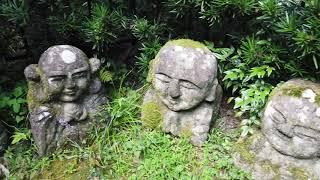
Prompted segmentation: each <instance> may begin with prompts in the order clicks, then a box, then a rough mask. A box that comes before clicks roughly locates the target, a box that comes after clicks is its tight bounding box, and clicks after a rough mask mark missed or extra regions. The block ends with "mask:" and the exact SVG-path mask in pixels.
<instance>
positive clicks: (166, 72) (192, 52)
mask: <svg viewBox="0 0 320 180" xmlns="http://www.w3.org/2000/svg"><path fill="white" fill-rule="evenodd" d="M182 41H190V42H186V45H185V44H182V43H181V42H182ZM184 43H185V42H184ZM195 43H198V42H195V41H192V40H174V41H169V42H168V43H167V44H166V45H165V46H164V47H163V48H161V50H160V51H159V53H158V55H157V57H156V58H155V60H153V61H154V62H153V63H152V64H153V67H152V68H151V69H150V71H151V72H150V73H149V76H150V75H151V76H152V84H153V87H154V89H155V90H156V92H157V94H158V96H159V98H160V100H161V101H162V102H163V103H164V104H165V105H166V106H167V107H168V108H169V109H171V110H172V111H182V110H188V109H192V108H194V107H196V106H198V105H199V104H200V103H201V102H203V101H208V102H211V101H213V100H214V98H215V89H216V86H215V85H217V84H218V83H217V77H216V76H217V61H216V59H215V57H214V55H213V53H211V52H210V51H209V50H208V49H207V48H206V46H204V45H202V44H201V43H198V44H196V45H195V47H193V46H192V45H194V44H195Z"/></svg>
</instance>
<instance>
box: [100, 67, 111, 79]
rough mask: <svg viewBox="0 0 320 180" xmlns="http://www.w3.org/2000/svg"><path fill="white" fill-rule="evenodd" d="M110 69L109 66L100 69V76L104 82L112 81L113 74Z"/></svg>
mask: <svg viewBox="0 0 320 180" xmlns="http://www.w3.org/2000/svg"><path fill="white" fill-rule="evenodd" d="M108 69H109V67H108V66H104V67H103V68H101V69H100V70H99V78H100V80H101V81H102V82H104V83H106V82H110V81H112V77H113V74H112V72H111V71H109V70H108Z"/></svg>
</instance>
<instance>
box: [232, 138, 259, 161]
mask: <svg viewBox="0 0 320 180" xmlns="http://www.w3.org/2000/svg"><path fill="white" fill-rule="evenodd" d="M255 138H256V137H255V136H251V137H249V138H245V139H240V140H239V141H238V142H237V143H236V144H235V147H234V148H235V149H234V150H235V151H236V152H238V153H239V155H240V158H241V160H244V161H245V162H246V163H248V164H253V163H254V162H255V161H256V155H255V154H254V153H253V152H250V148H251V145H252V144H253V142H254V139H255Z"/></svg>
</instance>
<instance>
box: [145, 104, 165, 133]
mask: <svg viewBox="0 0 320 180" xmlns="http://www.w3.org/2000/svg"><path fill="white" fill-rule="evenodd" d="M162 120H163V113H162V110H161V107H160V106H159V105H158V104H157V103H155V102H147V103H145V104H143V105H142V117H141V121H142V123H143V125H144V126H146V127H148V128H151V129H156V128H159V127H160V124H161V122H162Z"/></svg>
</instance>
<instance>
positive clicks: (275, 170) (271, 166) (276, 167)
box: [261, 160, 280, 179]
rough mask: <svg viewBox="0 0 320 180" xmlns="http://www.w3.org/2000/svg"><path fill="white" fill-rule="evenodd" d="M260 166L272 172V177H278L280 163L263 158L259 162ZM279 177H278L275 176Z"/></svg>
mask: <svg viewBox="0 0 320 180" xmlns="http://www.w3.org/2000/svg"><path fill="white" fill-rule="evenodd" d="M261 166H262V167H263V168H264V170H266V171H267V172H268V173H270V171H271V172H273V173H274V174H275V178H274V179H280V165H279V164H272V162H271V161H270V160H265V161H263V162H261ZM276 177H279V178H276Z"/></svg>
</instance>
